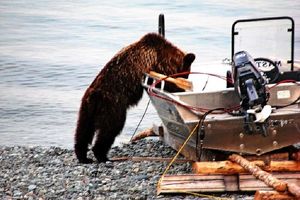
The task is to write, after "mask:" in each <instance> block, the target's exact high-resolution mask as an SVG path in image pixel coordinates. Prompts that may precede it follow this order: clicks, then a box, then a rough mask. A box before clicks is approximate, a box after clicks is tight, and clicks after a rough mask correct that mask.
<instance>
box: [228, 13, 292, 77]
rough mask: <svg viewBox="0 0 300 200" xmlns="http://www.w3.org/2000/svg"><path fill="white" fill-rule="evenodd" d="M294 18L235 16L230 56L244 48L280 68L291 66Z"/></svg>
mask: <svg viewBox="0 0 300 200" xmlns="http://www.w3.org/2000/svg"><path fill="white" fill-rule="evenodd" d="M293 40H294V22H293V19H292V18H290V17H276V18H261V19H247V20H238V21H236V22H235V23H234V24H233V26H232V56H233V55H234V53H236V52H238V51H247V52H248V53H249V54H250V55H251V56H252V57H253V58H261V57H263V58H268V59H271V60H273V61H275V62H276V64H277V65H278V67H279V70H280V71H291V70H293V64H292V63H293V57H294V55H293V54H294V52H293V51H294V50H293V49H294V47H293V43H294V41H293Z"/></svg>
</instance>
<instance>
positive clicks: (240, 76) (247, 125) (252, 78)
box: [232, 51, 271, 136]
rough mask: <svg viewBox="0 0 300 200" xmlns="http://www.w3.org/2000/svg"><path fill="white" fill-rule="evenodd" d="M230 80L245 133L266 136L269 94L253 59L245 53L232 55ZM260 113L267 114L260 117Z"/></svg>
mask: <svg viewBox="0 0 300 200" xmlns="http://www.w3.org/2000/svg"><path fill="white" fill-rule="evenodd" d="M232 78H233V81H234V87H235V90H236V92H237V93H238V95H239V97H240V105H241V109H240V111H241V113H242V115H244V119H245V120H244V129H245V131H246V133H256V132H259V133H262V134H263V135H264V136H266V135H267V131H266V129H267V123H266V119H267V118H268V116H269V115H270V113H271V107H270V106H268V105H267V102H268V99H269V93H268V92H267V90H266V83H267V81H266V78H265V77H264V76H263V75H262V73H261V72H260V71H259V69H258V67H257V66H256V63H255V61H254V59H253V58H252V57H251V56H250V54H249V53H247V52H246V51H240V52H237V53H236V54H235V55H234V57H233V64H232ZM262 111H263V112H262ZM261 113H263V114H264V113H268V114H267V115H265V114H264V115H262V114H261ZM258 116H266V117H265V118H264V117H263V118H261V117H258ZM259 118H260V119H259Z"/></svg>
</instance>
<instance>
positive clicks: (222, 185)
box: [157, 173, 300, 194]
mask: <svg viewBox="0 0 300 200" xmlns="http://www.w3.org/2000/svg"><path fill="white" fill-rule="evenodd" d="M272 175H273V176H274V177H276V178H278V179H279V180H285V181H287V182H289V183H296V184H300V173H272ZM256 190H264V191H271V190H272V188H271V187H269V186H267V185H266V184H265V183H264V182H262V181H260V180H258V179H256V178H255V177H253V176H252V175H251V174H237V175H200V174H184V175H166V176H165V177H164V178H163V179H162V181H161V184H160V186H159V187H158V190H157V192H158V194H166V193H181V192H241V191H248V192H250V191H253V192H255V191H256Z"/></svg>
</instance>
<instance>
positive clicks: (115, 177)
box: [0, 140, 245, 200]
mask: <svg viewBox="0 0 300 200" xmlns="http://www.w3.org/2000/svg"><path fill="white" fill-rule="evenodd" d="M174 155H175V151H174V150H173V149H171V148H170V147H167V146H166V145H164V144H163V143H162V142H161V141H157V140H140V141H138V142H136V143H133V144H124V145H122V146H117V147H113V149H112V150H111V151H110V153H109V157H110V158H112V157H114V158H116V157H132V156H139V157H163V158H170V157H172V156H174ZM89 156H90V157H92V156H93V155H92V154H90V155H89ZM167 164H168V163H167V162H158V161H139V162H137V161H114V162H111V161H109V162H106V163H96V162H95V163H94V164H79V163H78V162H77V160H76V158H75V155H74V152H73V150H68V149H62V148H58V147H39V146H37V147H20V146H14V147H5V146H0V199H78V200H83V199H199V197H194V196H189V195H166V196H165V195H160V196H157V195H156V185H157V181H158V180H159V178H160V176H161V174H162V173H163V171H164V169H165V168H166V166H167ZM190 172H191V166H190V163H188V162H187V163H178V164H174V165H173V167H172V168H171V170H170V173H175V174H184V173H190ZM221 195H222V194H221ZM222 196H226V197H233V196H232V195H230V196H227V195H226V194H223V195H222ZM244 197H245V196H241V195H236V196H235V198H237V199H239V198H240V199H245V198H244Z"/></svg>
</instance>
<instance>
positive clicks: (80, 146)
mask: <svg viewBox="0 0 300 200" xmlns="http://www.w3.org/2000/svg"><path fill="white" fill-rule="evenodd" d="M82 121H85V120H82V118H81V119H80V121H79V122H80V123H79V124H78V126H77V129H76V134H75V145H74V149H75V154H76V157H77V159H78V161H79V162H80V163H92V162H93V160H92V159H89V158H87V152H88V146H89V144H91V143H92V140H93V138H94V133H95V129H94V125H93V123H92V122H89V123H87V122H86V121H87V120H86V121H85V123H82Z"/></svg>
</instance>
